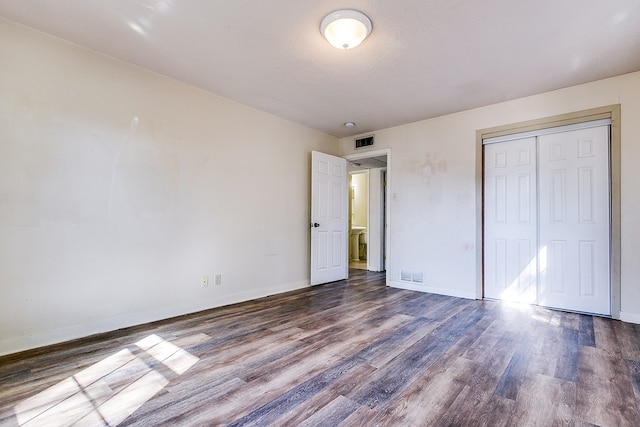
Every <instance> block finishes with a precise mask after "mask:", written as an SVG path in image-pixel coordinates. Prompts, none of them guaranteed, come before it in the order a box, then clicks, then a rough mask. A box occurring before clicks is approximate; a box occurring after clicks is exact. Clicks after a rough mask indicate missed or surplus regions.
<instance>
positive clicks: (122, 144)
mask: <svg viewBox="0 0 640 427" xmlns="http://www.w3.org/2000/svg"><path fill="white" fill-rule="evenodd" d="M0 58H2V65H1V66H0V354H6V353H11V352H15V351H19V350H23V349H27V348H31V347H35V346H41V345H45V344H49V343H53V342H59V341H63V340H67V339H71V338H75V337H80V336H85V335H88V334H91V333H96V332H100V331H106V330H112V329H116V328H121V327H124V326H129V325H133V324H137V323H141V322H146V321H151V320H156V319H160V318H165V317H169V316H173V315H178V314H183V313H187V312H193V311H197V310H200V309H205V308H209V307H214V306H218V305H222V304H226V303H230V302H235V301H240V300H246V299H249V298H254V297H259V296H264V295H268V294H272V293H276V292H281V291H286V290H291V289H294V288H299V287H303V286H306V285H307V284H308V278H309V229H308V221H309V197H310V195H309V193H310V191H309V187H310V184H309V179H310V151H311V150H318V151H323V152H327V153H329V154H337V152H338V142H337V139H335V138H333V137H331V136H328V135H325V134H322V133H319V132H316V131H313V130H310V129H308V128H304V127H302V126H299V125H296V124H293V123H291V122H288V121H285V120H282V119H279V118H276V117H274V116H271V115H268V114H265V113H262V112H259V111H256V110H253V109H250V108H248V107H245V106H242V105H239V104H236V103H233V102H231V101H229V100H226V99H223V98H220V97H218V96H215V95H212V94H210V93H207V92H204V91H201V90H198V89H195V88H193V87H190V86H187V85H184V84H182V83H179V82H176V81H173V80H171V79H168V78H166V77H163V76H160V75H157V74H154V73H151V72H148V71H146V70H142V69H140V68H136V67H133V66H131V65H128V64H125V63H123V62H120V61H117V60H114V59H112V58H108V57H105V56H102V55H99V54H96V53H93V52H90V51H87V50H85V49H82V48H79V47H77V46H74V45H71V44H68V43H66V42H63V41H60V40H58V39H55V38H52V37H49V36H46V35H44V34H41V33H38V32H35V31H32V30H30V29H27V28H25V27H22V26H18V25H14V24H12V23H9V22H8V21H5V20H2V19H0ZM216 274H221V275H222V285H221V286H214V285H213V281H214V280H213V277H214V276H215V275H216ZM202 275H208V276H209V277H210V285H209V287H208V288H202V287H201V286H200V277H201V276H202Z"/></svg>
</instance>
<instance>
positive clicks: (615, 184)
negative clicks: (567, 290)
mask: <svg viewBox="0 0 640 427" xmlns="http://www.w3.org/2000/svg"><path fill="white" fill-rule="evenodd" d="M599 119H611V135H610V141H609V143H610V160H609V161H610V173H611V184H610V185H611V189H610V197H611V200H610V203H611V205H610V206H611V218H610V221H611V272H610V280H611V282H610V283H611V317H612V318H614V319H619V318H620V294H621V276H620V268H621V231H620V221H621V190H620V188H621V186H620V184H621V183H620V181H621V179H620V175H621V167H620V146H621V136H620V104H614V105H608V106H605V107H600V108H592V109H588V110H582V111H577V112H573V113H567V114H561V115H557V116H550V117H544V118H541V119H535V120H529V121H524V122H518V123H512V124H507V125H503V126H497V127H492V128H487V129H480V130H477V131H476V180H475V181H476V224H478V226H477V227H476V248H478V250H477V251H476V299H482V298H483V296H484V271H483V268H484V251H483V249H482V248H483V247H484V236H483V232H484V202H483V201H484V194H483V188H484V182H483V177H484V153H483V145H482V140H483V139H485V138H491V137H496V136H503V135H510V134H514V133H521V132H527V131H534V130H540V129H546V128H551V127H557V126H564V125H571V124H576V123H582V122H588V121H593V120H599Z"/></svg>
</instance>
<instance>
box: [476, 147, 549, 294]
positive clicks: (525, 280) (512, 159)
mask: <svg viewBox="0 0 640 427" xmlns="http://www.w3.org/2000/svg"><path fill="white" fill-rule="evenodd" d="M535 144H536V139H535V138H526V139H520V140H514V141H507V142H501V143H497V144H488V145H485V146H484V248H483V249H484V296H485V297H486V298H494V299H502V300H510V301H520V302H527V303H536V274H537V249H536V237H537V236H536V222H537V219H536V148H535V146H536V145H535Z"/></svg>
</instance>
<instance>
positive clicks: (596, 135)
mask: <svg viewBox="0 0 640 427" xmlns="http://www.w3.org/2000/svg"><path fill="white" fill-rule="evenodd" d="M538 149H539V163H538V182H539V194H540V196H539V221H540V228H539V230H540V231H539V232H540V236H539V247H540V259H539V278H538V283H539V285H538V286H539V291H538V301H539V302H538V303H539V304H540V305H544V306H547V307H555V308H562V309H567V310H573V311H583V312H588V313H597V314H604V315H608V314H610V313H611V308H610V307H611V296H610V289H611V286H610V255H609V254H610V207H609V200H610V197H609V191H610V190H609V189H610V184H609V127H608V126H599V127H593V128H588V129H581V130H574V131H569V132H562V133H555V134H551V135H543V136H540V137H538Z"/></svg>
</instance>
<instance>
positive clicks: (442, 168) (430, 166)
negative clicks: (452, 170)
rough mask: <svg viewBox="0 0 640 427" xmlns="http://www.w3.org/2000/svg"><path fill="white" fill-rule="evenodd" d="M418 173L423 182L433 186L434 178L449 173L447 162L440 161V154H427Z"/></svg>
mask: <svg viewBox="0 0 640 427" xmlns="http://www.w3.org/2000/svg"><path fill="white" fill-rule="evenodd" d="M418 171H419V174H420V175H421V176H422V181H423V182H424V183H425V184H431V180H432V179H433V178H434V177H436V176H439V175H444V174H446V173H447V161H446V160H440V159H439V156H438V153H426V154H425V155H424V158H423V160H422V162H421V163H420V166H419V169H418Z"/></svg>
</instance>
